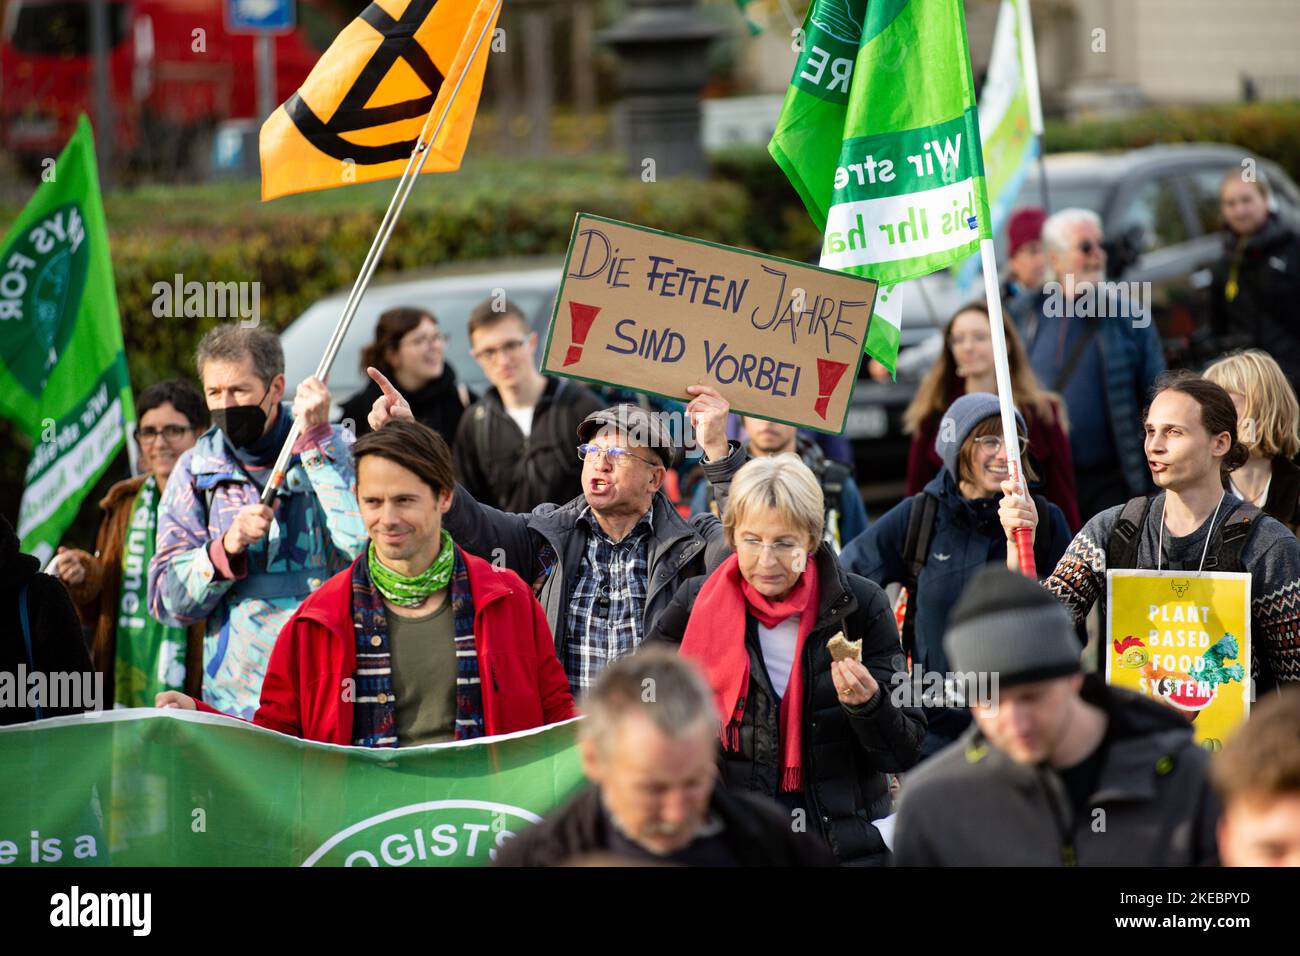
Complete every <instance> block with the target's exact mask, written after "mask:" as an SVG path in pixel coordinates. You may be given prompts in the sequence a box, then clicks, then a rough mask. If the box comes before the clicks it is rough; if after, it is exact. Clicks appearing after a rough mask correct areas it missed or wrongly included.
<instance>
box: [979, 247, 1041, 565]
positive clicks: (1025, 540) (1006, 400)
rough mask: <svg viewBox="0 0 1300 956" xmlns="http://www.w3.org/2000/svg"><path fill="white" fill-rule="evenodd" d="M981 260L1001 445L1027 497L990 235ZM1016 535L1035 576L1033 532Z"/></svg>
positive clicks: (1023, 558) (1022, 530)
mask: <svg viewBox="0 0 1300 956" xmlns="http://www.w3.org/2000/svg"><path fill="white" fill-rule="evenodd" d="M980 260H981V262H982V263H983V266H984V295H985V298H986V299H987V300H988V304H989V334H990V335H991V336H992V338H993V370H994V374H995V376H996V377H997V383H998V408H999V410H1000V411H1001V412H1002V445H1003V447H1004V448H1006V450H1007V470H1008V472H1009V473H1010V474H1009V477H1010V479H1011V480H1012V481H1014V482H1015V483H1016V485H1017V487H1018V489H1019V492H1020V496H1021V497H1022V498H1024V499H1025V500H1026V501H1027V500H1029V489H1028V486H1027V484H1026V482H1025V480H1024V474H1025V472H1024V468H1023V467H1022V465H1021V462H1020V432H1019V430H1018V429H1017V428H1016V413H1015V406H1014V405H1013V403H1012V395H1011V364H1010V363H1009V362H1008V361H1007V337H1006V332H1005V330H1004V329H1003V326H1002V287H1001V285H1000V284H999V282H998V264H997V259H996V257H995V256H994V253H993V240H992V239H981V240H980ZM1015 539H1016V552H1017V554H1018V555H1019V556H1020V573H1021V574H1024V575H1025V576H1027V577H1030V578H1037V577H1038V570H1037V568H1036V567H1035V566H1034V538H1033V534H1032V532H1030V530H1029V529H1028V528H1017V529H1016V532H1015Z"/></svg>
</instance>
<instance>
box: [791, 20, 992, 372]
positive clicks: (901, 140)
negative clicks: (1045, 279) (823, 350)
mask: <svg viewBox="0 0 1300 956" xmlns="http://www.w3.org/2000/svg"><path fill="white" fill-rule="evenodd" d="M768 148H769V151H770V152H771V153H772V156H773V157H774V158H775V159H776V161H777V163H778V164H779V165H780V166H781V168H782V169H783V170H784V171H785V172H786V175H787V176H788V177H789V178H790V181H791V183H793V184H794V186H795V189H796V190H798V192H799V194H800V196H801V197H802V198H803V200H804V204H805V205H806V206H807V207H808V212H809V215H811V216H812V218H813V221H814V222H815V223H817V224H818V225H819V226H820V227H822V228H823V229H824V233H825V235H824V239H823V245H822V256H821V265H822V266H823V267H825V268H831V269H840V270H842V271H845V272H852V273H855V274H858V275H863V276H867V277H869V278H872V279H875V280H877V281H878V282H880V283H881V284H882V287H888V286H893V285H895V284H897V283H899V282H903V281H906V280H908V279H914V278H919V277H920V276H924V275H928V274H929V273H931V272H934V271H936V270H938V269H943V268H946V267H948V266H950V265H952V264H953V263H954V262H957V261H959V260H961V259H962V258H963V257H964V256H967V255H969V254H970V253H972V252H975V251H977V250H978V248H979V241H980V239H982V238H989V237H991V235H992V233H991V232H990V230H989V222H988V219H989V217H988V198H987V196H986V193H985V185H984V167H983V159H982V155H981V150H980V139H979V122H978V115H977V113H976V109H975V98H974V84H973V81H972V79H971V68H970V53H969V50H968V48H967V44H966V23H965V19H964V16H963V13H962V7H961V2H960V0H871V2H870V3H867V2H866V0H815V2H814V3H813V5H812V7H811V8H810V9H809V11H808V16H807V18H806V19H805V22H804V34H803V49H802V51H801V53H800V57H799V60H798V61H797V62H796V64H795V69H794V76H793V77H792V79H791V82H790V89H789V91H788V92H787V93H786V99H785V105H784V107H783V109H782V113H781V118H780V120H779V122H778V124H777V129H776V132H775V134H774V135H773V138H772V142H771V143H770V144H769V147H768ZM882 292H887V289H885V288H882ZM882 319H883V320H882ZM897 321H898V320H897V316H896V315H890V314H889V313H888V311H886V312H885V313H882V312H881V311H879V310H877V312H876V314H875V316H874V317H873V321H872V322H871V326H870V329H869V331H868V335H867V343H866V351H867V352H868V353H869V354H870V355H871V356H872V357H874V358H875V359H877V360H878V361H880V362H881V363H882V364H884V365H885V366H886V367H887V368H889V369H890V370H891V371H892V370H893V369H894V366H895V363H896V361H897V357H898V335H899V330H898V325H897Z"/></svg>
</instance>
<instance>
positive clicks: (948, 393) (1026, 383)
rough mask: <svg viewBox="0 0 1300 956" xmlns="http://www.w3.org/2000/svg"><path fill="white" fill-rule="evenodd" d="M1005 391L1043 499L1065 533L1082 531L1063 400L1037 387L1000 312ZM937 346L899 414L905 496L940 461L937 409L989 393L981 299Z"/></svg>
mask: <svg viewBox="0 0 1300 956" xmlns="http://www.w3.org/2000/svg"><path fill="white" fill-rule="evenodd" d="M1002 322H1003V330H1004V331H1005V333H1006V340H1007V364H1008V365H1009V366H1010V370H1011V393H1012V396H1013V400H1014V401H1015V404H1016V405H1017V406H1019V407H1020V408H1021V409H1022V410H1023V414H1024V416H1025V422H1026V424H1027V425H1028V426H1029V441H1030V444H1031V445H1032V446H1033V449H1034V453H1033V458H1034V461H1033V465H1034V470H1035V471H1036V472H1038V473H1039V474H1040V475H1042V477H1043V481H1042V485H1041V487H1038V488H1035V489H1033V490H1035V491H1041V492H1042V494H1043V497H1044V498H1046V499H1047V500H1048V501H1050V502H1052V503H1053V504H1054V505H1056V506H1057V507H1059V508H1060V509H1061V511H1063V512H1064V513H1065V521H1066V524H1068V525H1069V526H1070V530H1071V531H1078V530H1079V528H1081V527H1082V526H1083V521H1082V518H1081V516H1080V515H1079V504H1078V501H1076V500H1075V491H1074V458H1073V456H1072V455H1071V452H1070V439H1069V437H1068V436H1067V429H1068V425H1067V421H1066V414H1065V403H1064V402H1062V401H1061V396H1059V395H1057V394H1056V393H1055V392H1049V391H1047V389H1045V388H1043V386H1042V384H1041V383H1040V382H1039V381H1038V377H1037V376H1036V375H1034V370H1033V369H1032V368H1030V367H1029V359H1028V358H1027V357H1026V355H1025V347H1024V345H1023V343H1021V341H1020V333H1018V332H1017V331H1016V327H1015V325H1014V324H1013V323H1012V322H1011V321H1010V320H1009V319H1008V318H1007V317H1006V315H1005V314H1004V315H1003V319H1002ZM943 344H944V349H943V351H942V352H941V353H940V354H939V357H938V358H936V359H935V360H934V365H932V366H930V370H929V371H928V372H926V373H925V377H924V378H923V379H921V383H920V384H919V385H918V386H917V387H916V396H915V397H914V398H913V399H912V403H911V404H910V405H908V406H907V410H906V411H905V412H903V427H904V428H906V429H907V430H908V431H909V432H911V433H912V448H911V450H910V451H909V452H908V456H907V493H908V494H909V495H914V494H916V493H917V492H919V491H921V490H922V489H923V488H924V487H925V486H926V485H927V484H928V483H929V482H930V479H932V478H933V477H934V476H935V474H936V473H937V472H939V471H940V470H941V469H942V468H943V461H942V460H941V459H940V458H939V455H938V453H937V452H936V451H935V449H934V437H935V433H936V432H937V431H938V430H939V421H940V419H941V418H943V413H944V411H945V410H946V409H947V408H948V406H949V405H951V404H952V403H953V400H954V399H956V398H957V396H958V395H967V394H970V393H971V392H997V390H998V386H997V381H996V378H995V376H994V372H993V336H992V334H991V333H990V332H989V307H988V306H987V305H986V304H985V303H983V302H972V303H970V304H969V305H965V306H962V308H961V309H959V310H958V311H957V312H956V314H954V315H953V317H952V318H951V319H949V320H948V325H947V326H946V327H945V328H944V330H943Z"/></svg>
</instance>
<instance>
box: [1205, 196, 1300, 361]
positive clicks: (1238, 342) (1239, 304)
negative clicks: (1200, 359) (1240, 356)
mask: <svg viewBox="0 0 1300 956" xmlns="http://www.w3.org/2000/svg"><path fill="white" fill-rule="evenodd" d="M1234 271H1235V273H1236V280H1237V294H1236V295H1235V296H1234V297H1233V298H1232V300H1231V301H1229V300H1228V296H1227V284H1228V280H1229V278H1230V277H1231V276H1232V275H1233V273H1234ZM1212 275H1213V281H1212V282H1211V286H1210V310H1211V311H1210V317H1211V323H1212V325H1213V329H1214V333H1215V336H1216V338H1217V345H1218V349H1219V351H1227V350H1228V349H1233V348H1259V349H1264V350H1265V351H1267V352H1268V353H1269V354H1270V355H1272V356H1273V358H1275V359H1277V364H1278V365H1280V366H1282V371H1284V372H1285V373H1286V377H1287V379H1288V380H1289V381H1292V382H1296V381H1300V329H1297V327H1296V321H1295V303H1296V300H1297V298H1300V236H1298V235H1296V233H1295V231H1294V230H1293V229H1291V228H1290V227H1289V226H1287V225H1286V224H1285V223H1283V222H1282V221H1281V220H1279V219H1278V217H1277V214H1276V213H1270V214H1269V217H1268V221H1267V222H1265V223H1264V225H1263V226H1261V227H1260V228H1259V229H1258V230H1256V231H1255V232H1253V233H1251V234H1250V235H1249V236H1238V235H1237V234H1236V233H1233V232H1231V231H1228V232H1225V233H1224V238H1223V257H1222V258H1221V259H1220V260H1219V261H1218V262H1217V263H1215V264H1214V267H1213V270H1212Z"/></svg>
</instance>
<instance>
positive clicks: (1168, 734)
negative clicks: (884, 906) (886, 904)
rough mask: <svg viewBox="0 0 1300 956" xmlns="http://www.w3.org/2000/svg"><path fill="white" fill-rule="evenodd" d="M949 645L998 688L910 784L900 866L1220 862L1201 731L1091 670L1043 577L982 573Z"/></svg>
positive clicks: (953, 657) (957, 614)
mask: <svg viewBox="0 0 1300 956" xmlns="http://www.w3.org/2000/svg"><path fill="white" fill-rule="evenodd" d="M944 646H945V648H946V650H947V652H948V660H949V663H950V664H951V666H952V668H953V670H954V672H956V673H958V674H963V675H966V676H967V677H968V679H969V680H970V683H972V684H975V683H978V684H979V685H980V686H983V687H988V686H990V685H991V686H992V688H993V691H992V693H991V694H987V695H986V697H985V699H980V700H976V701H973V702H972V704H971V715H972V716H973V717H974V718H975V721H974V724H973V725H972V726H971V727H970V728H968V729H967V731H966V732H965V733H964V734H963V735H962V736H961V737H959V738H958V739H957V740H956V741H955V742H954V743H953V744H951V745H950V746H949V747H947V748H945V749H944V750H941V751H940V752H939V753H938V754H936V755H935V756H934V757H932V758H931V759H930V761H929V762H928V763H925V764H923V765H922V766H921V768H920V769H919V770H917V771H916V772H915V773H914V774H911V775H909V776H908V778H907V781H906V782H905V783H904V785H903V796H902V806H901V807H900V809H899V813H898V823H897V827H896V829H895V835H894V841H895V842H894V859H895V862H897V863H898V864H900V865H902V866H1116V865H1118V866H1200V865H1212V864H1214V863H1216V862H1217V853H1216V849H1215V846H1216V844H1215V826H1216V822H1217V818H1218V802H1217V800H1216V799H1215V797H1214V793H1213V791H1212V790H1211V787H1210V782H1209V778H1208V774H1207V771H1208V766H1209V754H1208V753H1206V751H1204V750H1202V749H1201V748H1200V747H1199V746H1198V745H1197V744H1196V742H1195V741H1194V740H1193V738H1192V725H1191V723H1190V722H1189V721H1188V720H1187V718H1186V717H1184V716H1183V715H1182V714H1180V713H1178V712H1177V711H1175V710H1173V709H1172V708H1169V707H1165V706H1163V705H1161V704H1159V703H1156V702H1155V701H1151V700H1148V699H1147V698H1145V697H1141V696H1139V695H1137V694H1134V693H1131V692H1129V691H1123V690H1118V689H1115V688H1112V687H1108V686H1106V684H1105V683H1103V682H1102V680H1101V678H1100V676H1099V675H1096V674H1089V675H1087V676H1084V674H1083V673H1082V671H1081V668H1080V665H1079V642H1078V640H1077V638H1076V637H1075V635H1074V630H1073V628H1072V626H1071V624H1070V618H1069V616H1068V615H1067V614H1066V612H1065V609H1064V608H1063V607H1062V606H1061V605H1060V604H1059V603H1058V602H1057V601H1056V599H1055V598H1053V597H1052V595H1050V594H1049V593H1048V592H1047V591H1045V590H1044V589H1043V588H1042V587H1041V586H1040V585H1039V584H1038V583H1037V582H1035V581H1032V580H1030V579H1029V578H1025V577H1022V576H1020V575H1018V574H1014V573H1012V572H1011V571H1008V570H1006V569H1005V568H998V567H989V568H986V569H985V570H984V571H981V572H980V573H979V574H978V575H977V576H976V577H975V578H974V579H973V580H972V581H971V583H970V585H969V586H968V587H967V588H966V591H965V593H964V594H963V595H962V598H961V600H960V601H959V602H958V604H957V606H956V607H955V608H954V609H953V612H952V616H951V618H950V619H949V622H948V634H947V636H946V637H945V639H944ZM981 678H982V679H981ZM990 678H991V679H990ZM953 807H960V808H961V812H960V813H953V812H952V808H953Z"/></svg>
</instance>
